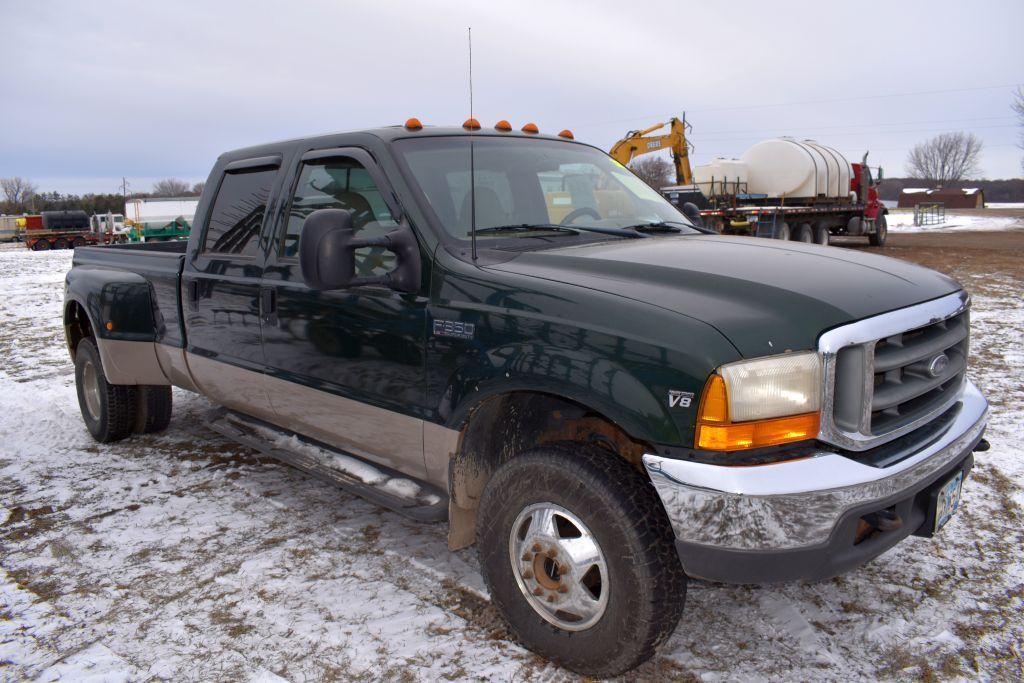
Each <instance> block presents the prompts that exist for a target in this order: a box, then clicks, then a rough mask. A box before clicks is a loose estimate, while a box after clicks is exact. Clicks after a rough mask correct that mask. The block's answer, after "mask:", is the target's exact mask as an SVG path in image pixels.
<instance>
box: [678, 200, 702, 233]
mask: <svg viewBox="0 0 1024 683" xmlns="http://www.w3.org/2000/svg"><path fill="white" fill-rule="evenodd" d="M683 215H684V216H686V217H687V218H689V219H690V222H691V223H693V224H694V225H696V226H697V227H699V228H703V227H704V219H703V218H701V215H700V209H698V208H697V205H696V204H694V203H693V202H686V203H684V204H683Z"/></svg>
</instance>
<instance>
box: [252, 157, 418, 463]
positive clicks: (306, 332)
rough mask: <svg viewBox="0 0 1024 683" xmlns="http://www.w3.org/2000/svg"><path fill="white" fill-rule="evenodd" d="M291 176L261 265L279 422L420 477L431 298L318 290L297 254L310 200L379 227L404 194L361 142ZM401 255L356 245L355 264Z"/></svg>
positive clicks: (364, 267) (391, 220) (367, 228)
mask: <svg viewBox="0 0 1024 683" xmlns="http://www.w3.org/2000/svg"><path fill="white" fill-rule="evenodd" d="M293 176H294V177H293V179H292V180H291V181H290V183H289V189H288V190H287V191H285V192H284V194H285V195H287V198H286V199H284V200H283V201H284V202H285V205H284V212H283V213H282V215H281V219H280V224H279V225H278V227H277V229H276V231H275V233H276V234H275V238H274V240H273V242H272V243H271V245H270V253H269V255H268V261H267V267H266V273H265V275H264V282H265V284H266V285H267V286H268V287H269V286H272V285H273V288H274V290H275V294H274V298H275V302H276V311H275V314H274V316H273V319H268V320H267V321H266V322H265V324H264V350H265V353H266V357H267V386H268V388H269V390H270V401H271V405H272V406H273V408H274V411H275V412H276V413H277V415H278V421H279V422H280V423H281V424H284V425H287V426H289V427H290V428H292V429H295V430H296V431H299V432H302V433H304V434H308V435H310V436H312V437H314V438H317V439H319V440H320V441H323V442H325V443H327V444H330V445H332V446H334V447H336V448H340V449H343V450H346V451H349V452H351V453H354V454H356V455H360V456H362V457H365V458H368V459H371V460H374V461H377V462H379V463H381V464H384V465H387V466H389V467H392V468H394V469H397V470H400V471H402V472H405V473H407V474H411V475H413V476H417V477H420V478H422V477H424V476H425V468H424V463H423V422H422V419H421V418H422V415H423V414H424V411H425V403H426V392H425V372H424V357H423V342H424V332H425V320H426V304H427V297H426V296H422V295H421V294H405V293H401V292H396V291H393V290H391V289H388V288H387V287H383V286H363V287H353V288H350V289H343V290H338V291H333V292H317V291H312V290H310V289H308V288H307V287H306V286H305V284H304V283H303V281H302V274H301V272H300V270H299V261H298V249H299V238H300V235H301V232H302V224H303V222H304V221H305V219H306V217H307V216H308V215H309V214H310V213H312V212H313V211H315V210H317V209H326V208H340V209H346V210H348V211H350V212H351V213H352V218H353V227H354V229H355V232H356V234H357V235H360V236H366V237H370V236H377V235H383V234H385V233H387V232H389V231H391V230H393V229H395V228H396V227H397V223H396V222H395V216H397V215H399V210H398V207H397V203H396V201H395V199H394V196H393V194H391V191H390V188H389V187H388V186H387V181H386V179H385V177H384V175H383V174H382V173H381V172H380V171H379V169H378V167H377V165H376V164H375V162H374V160H373V159H372V157H371V156H370V155H369V154H368V153H367V152H366V151H364V150H362V149H356V148H338V149H331V150H315V151H311V152H307V153H306V154H305V155H304V156H303V157H302V159H301V162H300V164H299V166H298V168H297V170H296V171H295V172H294V173H293ZM394 265H395V256H394V254H392V253H391V252H388V251H385V250H384V249H381V248H368V249H361V250H359V251H358V252H357V256H356V273H357V275H363V276H372V275H382V274H384V273H385V272H387V271H389V270H391V269H392V268H393V267H394ZM425 272H426V271H425Z"/></svg>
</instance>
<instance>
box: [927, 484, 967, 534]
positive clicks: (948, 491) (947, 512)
mask: <svg viewBox="0 0 1024 683" xmlns="http://www.w3.org/2000/svg"><path fill="white" fill-rule="evenodd" d="M963 485H964V472H963V470H960V471H959V472H957V473H956V474H955V475H953V477H952V478H951V479H950V480H949V481H947V482H946V483H945V484H943V485H942V488H940V489H939V495H938V497H937V498H936V500H935V528H934V530H933V531H938V530H939V529H941V528H942V526H943V525H944V524H945V523H946V522H948V521H949V518H950V517H952V516H953V513H954V512H956V510H957V508H958V507H960V491H961V489H963Z"/></svg>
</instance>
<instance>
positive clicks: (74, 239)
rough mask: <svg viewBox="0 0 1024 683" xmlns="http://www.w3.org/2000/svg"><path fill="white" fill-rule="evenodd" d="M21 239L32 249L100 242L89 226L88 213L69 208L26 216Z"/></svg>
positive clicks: (77, 245)
mask: <svg viewBox="0 0 1024 683" xmlns="http://www.w3.org/2000/svg"><path fill="white" fill-rule="evenodd" d="M23 240H24V242H25V246H26V247H28V248H29V249H31V250H32V251H47V250H49V249H77V248H78V247H84V246H87V245H94V244H98V243H99V242H100V238H99V236H97V235H96V234H95V233H93V232H92V230H91V229H90V227H89V215H88V214H86V213H85V211H78V210H70V209H66V210H60V211H43V212H42V213H41V214H39V215H38V216H26V217H25V232H24V233H23Z"/></svg>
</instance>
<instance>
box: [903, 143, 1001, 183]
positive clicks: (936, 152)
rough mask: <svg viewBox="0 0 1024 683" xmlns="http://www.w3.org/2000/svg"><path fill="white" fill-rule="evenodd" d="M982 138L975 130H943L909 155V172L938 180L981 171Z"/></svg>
mask: <svg viewBox="0 0 1024 683" xmlns="http://www.w3.org/2000/svg"><path fill="white" fill-rule="evenodd" d="M982 146H983V145H982V143H981V140H979V139H978V136H976V135H975V134H974V133H964V132H959V133H942V134H941V135H936V136H935V137H933V138H931V139H930V140H926V141H925V142H920V143H918V144H916V145H914V147H913V148H912V149H911V150H910V153H909V154H908V155H907V175H909V176H910V177H911V178H920V179H922V180H928V181H930V182H932V183H936V184H944V183H949V182H955V181H957V180H964V179H966V178H969V177H971V176H975V175H978V174H979V173H981V169H980V168H979V166H978V162H979V160H980V158H981V149H982Z"/></svg>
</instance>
